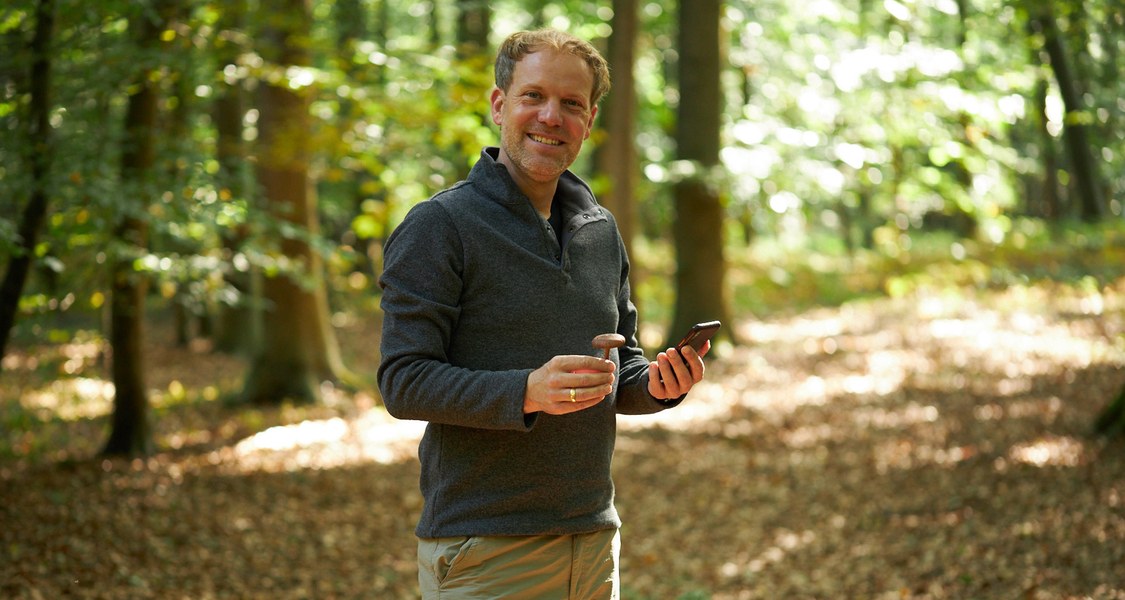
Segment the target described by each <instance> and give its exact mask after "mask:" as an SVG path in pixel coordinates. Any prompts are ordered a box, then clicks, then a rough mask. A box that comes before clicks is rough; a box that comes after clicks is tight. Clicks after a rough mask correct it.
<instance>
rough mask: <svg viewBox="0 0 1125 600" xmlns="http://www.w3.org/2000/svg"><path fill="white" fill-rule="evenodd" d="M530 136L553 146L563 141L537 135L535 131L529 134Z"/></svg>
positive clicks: (541, 142)
mask: <svg viewBox="0 0 1125 600" xmlns="http://www.w3.org/2000/svg"><path fill="white" fill-rule="evenodd" d="M528 137H530V138H531V139H533V140H535V141H537V142H539V143H540V144H548V145H551V146H558V145H559V144H560V143H561V142H559V141H558V140H552V139H549V138H545V137H540V136H537V135H535V134H534V133H533V134H531V135H529V136H528Z"/></svg>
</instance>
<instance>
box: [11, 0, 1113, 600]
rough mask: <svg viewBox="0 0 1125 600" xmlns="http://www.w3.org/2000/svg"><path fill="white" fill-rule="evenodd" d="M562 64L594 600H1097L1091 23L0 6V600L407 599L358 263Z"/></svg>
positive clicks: (1105, 188)
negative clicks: (623, 382) (580, 239)
mask: <svg viewBox="0 0 1125 600" xmlns="http://www.w3.org/2000/svg"><path fill="white" fill-rule="evenodd" d="M540 27H551V28H556V29H561V30H565V31H568V32H571V33H573V34H576V35H578V36H580V37H583V38H585V39H588V40H589V41H590V42H591V43H593V44H594V45H595V46H596V47H597V48H598V49H599V50H600V51H601V52H602V53H603V54H604V56H605V57H606V58H607V60H608V62H609V64H610V69H611V73H612V81H613V83H612V88H611V90H610V92H609V94H608V95H607V96H606V97H605V98H604V99H603V100H602V101H601V105H600V106H599V111H598V114H597V118H596V121H595V129H594V132H593V134H592V136H591V137H590V139H589V140H588V142H587V143H586V147H585V148H584V149H583V152H582V154H581V155H580V156H579V159H578V161H577V162H576V163H575V164H574V166H573V170H574V172H575V173H576V174H578V175H579V176H580V177H582V178H583V179H584V180H586V181H587V182H589V183H590V185H591V187H592V188H593V190H594V191H595V193H596V195H597V197H598V200H599V202H600V203H601V204H602V205H603V206H605V207H606V208H607V209H609V210H610V211H611V212H612V213H613V214H614V216H615V219H616V221H617V223H618V226H619V228H620V230H621V233H622V236H623V238H624V239H625V243H626V246H627V248H628V252H629V256H630V259H631V261H632V269H631V271H630V274H629V275H630V283H631V287H632V290H633V300H634V302H635V304H636V305H637V308H638V310H639V313H640V325H639V330H638V339H639V340H640V342H641V344H642V346H643V347H644V348H645V349H646V351H647V352H648V353H649V354H654V353H655V352H657V351H659V350H660V349H662V348H664V347H666V346H667V345H669V344H671V343H674V342H675V340H676V339H678V338H679V335H680V334H681V333H682V332H683V331H685V330H686V329H687V328H688V327H689V326H690V325H691V324H693V323H697V322H701V321H708V320H712V319H721V320H722V321H723V322H724V327H723V329H722V330H721V332H722V335H721V336H720V337H719V338H717V339H716V343H715V345H714V347H713V351H712V353H711V354H710V355H709V356H708V357H707V378H706V380H705V381H704V382H703V383H702V384H700V385H699V386H698V389H697V390H696V391H693V392H692V393H691V394H690V395H689V401H687V402H685V403H684V405H682V406H681V407H678V408H677V409H675V410H671V411H666V413H661V414H660V415H656V416H653V417H624V416H623V417H621V418H619V420H618V428H619V432H618V445H617V449H616V451H615V455H614V461H615V462H614V465H615V467H614V468H615V480H616V483H617V504H618V507H619V509H620V512H621V514H622V517H623V519H624V521H625V525H624V527H623V529H622V534H623V538H624V540H625V541H624V544H623V547H622V598H624V599H627V600H642V599H652V600H655V599H664V598H674V599H682V600H702V599H716V600H719V599H735V598H738V599H742V598H778V597H796V598H887V599H890V598H896V599H901V598H918V599H921V598H966V597H972V598H1012V597H1025V598H1095V599H1125V576H1123V575H1122V567H1121V565H1123V564H1125V462H1123V460H1122V459H1123V456H1125V453H1123V452H1122V450H1123V449H1125V435H1123V434H1125V369H1122V367H1123V365H1125V71H1122V69H1121V68H1120V67H1119V66H1118V59H1119V56H1120V55H1121V54H1125V4H1122V3H1120V2H1117V1H1115V0H1058V1H1048V0H810V1H808V2H798V3H794V2H784V1H782V0H726V1H722V0H693V1H691V2H687V1H686V0H681V1H680V2H676V1H674V0H560V1H550V0H496V1H492V2H485V1H483V0H423V1H418V2H391V1H390V0H224V1H216V0H99V2H84V1H82V0H8V1H7V2H5V3H4V5H3V6H2V7H0V129H2V131H3V135H0V277H2V280H0V498H2V502H0V596H3V597H6V598H7V597H11V598H20V599H23V598H27V599H31V598H54V597H80V598H87V597H88V598H167V597H188V598H413V597H417V581H416V576H417V566H416V563H415V557H414V552H415V538H414V536H413V525H414V522H415V520H416V519H417V515H418V513H419V511H420V510H421V503H422V499H421V495H420V494H419V492H418V489H417V484H418V462H417V454H416V449H417V443H418V440H419V438H420V436H421V427H422V426H423V425H424V424H420V423H417V422H413V421H397V420H395V419H393V418H391V417H390V416H388V415H387V413H386V411H385V409H383V407H382V401H381V398H380V395H379V390H378V387H377V385H376V383H375V371H376V368H377V367H378V364H379V340H380V323H381V317H380V308H379V301H380V288H379V285H378V281H379V276H380V273H381V272H382V248H383V243H384V242H385V240H386V239H387V237H388V235H390V233H391V232H392V231H394V229H395V227H396V225H397V224H398V223H400V222H401V220H402V219H403V217H404V216H405V214H406V213H407V211H408V210H410V208H411V207H413V206H415V205H417V204H418V203H420V202H424V201H426V200H427V199H428V198H429V197H430V196H432V195H433V194H434V193H436V192H438V191H440V190H442V189H444V188H447V187H449V186H451V185H453V184H455V183H456V182H458V181H459V180H461V179H463V178H464V177H465V176H466V175H467V174H468V172H469V169H470V168H471V167H472V165H473V164H474V163H475V161H476V160H477V158H478V157H479V156H480V152H481V149H482V148H483V147H485V146H491V145H496V144H497V142H498V137H499V136H498V131H497V129H496V126H495V125H494V124H493V123H492V121H491V120H490V118H489V105H488V97H489V93H490V91H491V89H492V87H493V85H494V81H493V73H492V62H493V60H494V57H495V51H496V47H497V45H498V43H499V42H500V41H501V40H503V39H504V38H505V37H506V36H507V35H509V34H510V33H512V32H514V31H518V30H523V29H532V28H540Z"/></svg>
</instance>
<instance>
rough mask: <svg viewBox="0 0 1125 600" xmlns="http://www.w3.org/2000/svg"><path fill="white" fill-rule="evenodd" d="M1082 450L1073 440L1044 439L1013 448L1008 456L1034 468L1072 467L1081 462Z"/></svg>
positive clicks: (1060, 438)
mask: <svg viewBox="0 0 1125 600" xmlns="http://www.w3.org/2000/svg"><path fill="white" fill-rule="evenodd" d="M1084 449H1085V448H1084V446H1083V444H1082V442H1080V441H1078V440H1076V439H1074V438H1070V437H1045V438H1042V439H1038V440H1035V441H1034V442H1029V443H1026V444H1017V445H1016V446H1013V447H1012V449H1011V451H1009V452H1008V456H1009V457H1011V459H1012V460H1014V461H1016V462H1020V463H1024V464H1028V465H1032V466H1035V467H1047V466H1062V467H1073V466H1077V465H1078V464H1079V463H1080V462H1081V461H1082V456H1083V450H1084Z"/></svg>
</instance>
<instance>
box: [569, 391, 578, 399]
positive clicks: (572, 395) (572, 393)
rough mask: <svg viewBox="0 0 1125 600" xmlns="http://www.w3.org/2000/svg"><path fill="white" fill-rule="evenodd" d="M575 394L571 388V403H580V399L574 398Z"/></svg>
mask: <svg viewBox="0 0 1125 600" xmlns="http://www.w3.org/2000/svg"><path fill="white" fill-rule="evenodd" d="M574 394H575V392H574V388H570V401H571V402H578V399H577V398H575V397H574Z"/></svg>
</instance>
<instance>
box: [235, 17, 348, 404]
mask: <svg viewBox="0 0 1125 600" xmlns="http://www.w3.org/2000/svg"><path fill="white" fill-rule="evenodd" d="M258 18H259V21H260V22H261V23H263V27H262V30H261V31H260V32H259V34H258V40H257V41H258V49H259V54H260V55H261V56H262V58H263V60H264V62H265V65H264V67H263V68H264V69H265V73H264V77H263V79H262V80H261V81H260V82H259V85H258V94H257V105H258V111H259V117H258V145H257V163H256V167H255V172H256V178H257V182H258V185H259V187H260V188H261V192H262V196H263V200H264V202H265V204H266V206H267V211H268V213H269V216H270V218H271V219H273V222H275V223H276V224H277V234H278V235H279V236H280V241H279V243H278V246H277V252H276V255H275V264H274V265H273V266H271V267H270V268H268V269H267V272H266V274H265V278H264V281H263V285H262V292H263V294H262V296H263V301H264V303H265V307H264V314H263V340H262V342H263V343H262V345H261V346H260V347H259V348H258V349H257V351H256V352H255V353H254V356H253V359H252V361H251V364H250V370H249V374H248V375H247V377H246V383H245V385H244V388H243V396H244V398H245V399H246V400H247V401H249V402H252V403H257V404H278V403H280V402H282V401H283V400H285V399H287V398H288V399H291V400H294V401H297V402H316V401H318V400H319V399H320V388H319V385H318V383H319V382H320V381H322V380H333V381H340V380H350V379H351V376H350V375H349V374H348V373H347V372H346V371H345V369H344V367H343V364H342V362H341V359H340V352H339V348H338V346H337V342H336V337H335V334H334V332H333V331H332V329H331V327H330V324H329V321H328V299H327V294H326V290H325V287H324V279H323V259H322V258H321V255H320V253H319V252H318V251H317V250H316V249H314V248H313V245H312V241H313V240H315V239H317V237H318V236H319V224H318V217H317V211H316V194H315V191H314V188H313V186H312V185H311V182H310V178H309V172H308V170H309V161H310V158H311V153H312V147H311V143H310V137H311V135H310V130H311V117H310V115H309V103H310V93H311V85H312V83H313V82H312V80H311V77H312V73H311V71H310V70H309V67H310V65H311V64H312V60H311V52H310V49H309V46H308V44H309V38H310V29H311V23H312V14H311V10H310V5H309V2H308V0H263V1H262V2H261V3H260V8H259V14H258Z"/></svg>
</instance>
